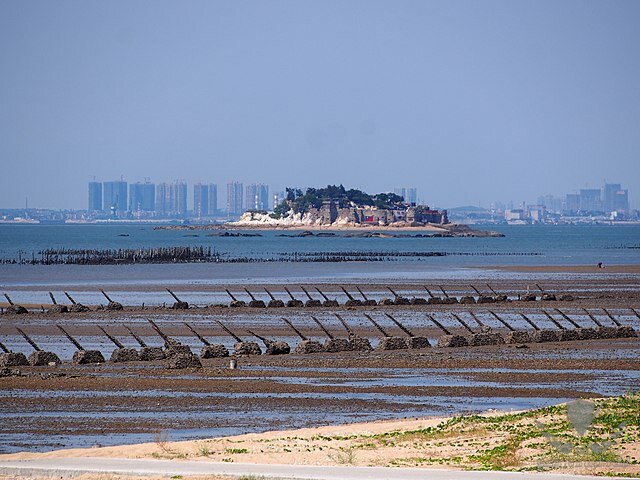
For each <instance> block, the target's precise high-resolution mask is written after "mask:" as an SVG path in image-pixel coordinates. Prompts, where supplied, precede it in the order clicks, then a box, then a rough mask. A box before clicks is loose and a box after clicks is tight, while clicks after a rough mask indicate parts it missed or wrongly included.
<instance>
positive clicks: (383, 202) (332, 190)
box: [272, 185, 404, 218]
mask: <svg viewBox="0 0 640 480" xmlns="http://www.w3.org/2000/svg"><path fill="white" fill-rule="evenodd" d="M325 201H333V202H336V203H337V204H338V206H339V207H340V208H345V207H350V206H355V207H363V206H370V207H377V208H381V209H382V208H386V209H392V208H397V207H401V206H402V204H403V202H404V198H403V197H401V196H400V195H396V194H395V193H377V194H375V195H369V194H368V193H366V192H363V191H362V190H357V189H354V188H352V189H349V190H346V189H345V188H344V186H343V185H338V186H336V185H327V187H326V188H311V187H309V188H307V190H306V191H305V192H304V193H303V192H302V190H301V189H299V188H287V189H286V196H285V200H283V201H282V203H281V204H280V205H278V206H276V207H275V208H274V210H273V215H272V216H273V217H274V218H282V217H283V216H285V215H286V214H287V213H288V212H289V211H291V210H293V212H294V213H302V214H304V213H306V212H308V211H309V209H310V208H320V207H321V206H322V203H323V202H325Z"/></svg>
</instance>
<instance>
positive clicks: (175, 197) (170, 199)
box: [156, 181, 187, 216]
mask: <svg viewBox="0 0 640 480" xmlns="http://www.w3.org/2000/svg"><path fill="white" fill-rule="evenodd" d="M156 212H158V213H160V214H162V215H176V216H183V215H185V214H186V213H187V184H186V183H184V182H182V181H176V182H175V183H160V184H158V185H157V188H156Z"/></svg>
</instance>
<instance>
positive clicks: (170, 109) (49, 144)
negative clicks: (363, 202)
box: [0, 0, 640, 208]
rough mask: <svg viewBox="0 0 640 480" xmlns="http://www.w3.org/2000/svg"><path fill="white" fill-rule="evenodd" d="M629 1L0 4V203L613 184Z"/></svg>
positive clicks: (468, 197) (635, 111) (617, 177)
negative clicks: (236, 188) (148, 185)
mask: <svg viewBox="0 0 640 480" xmlns="http://www.w3.org/2000/svg"><path fill="white" fill-rule="evenodd" d="M638 25H640V2H638V1H588V0H582V1H569V0H567V1H544V0H543V1H518V0H511V1H482V2H480V1H462V0H456V1H427V0H421V1H375V0H366V1H355V0H351V1H331V0H326V1H304V0H296V1H235V0H234V1H226V2H220V1H213V0H209V1H195V0H191V1H185V2H178V1H173V2H168V1H162V0H154V1H108V2H105V1H86V0H84V1H67V0H61V1H56V2H50V1H28V2H25V1H12V0H5V1H3V2H1V3H0V65H2V75H0V105H1V108H0V162H1V167H2V176H1V179H0V182H1V183H0V206H3V207H13V206H15V207H18V206H23V205H24V199H25V196H28V198H29V204H30V205H32V206H40V207H46V206H51V207H55V208H85V207H86V196H87V193H86V183H87V182H88V181H89V180H90V179H92V178H93V176H95V177H96V178H97V179H99V180H110V179H117V178H120V176H121V175H122V176H124V178H125V179H126V180H128V181H132V182H133V181H139V180H143V179H144V178H145V177H150V178H151V180H152V181H155V182H161V181H171V180H174V179H177V178H182V179H185V180H186V181H187V182H189V183H190V184H191V183H194V182H197V181H206V182H214V183H218V185H219V191H220V194H221V195H222V194H223V193H224V187H223V186H224V184H225V183H226V182H228V181H230V180H239V181H243V182H245V183H252V182H264V183H268V184H270V185H271V186H272V189H275V188H278V187H280V188H281V187H284V186H287V185H298V186H306V185H315V186H321V185H326V184H327V183H343V184H344V185H345V186H353V187H356V188H362V189H364V190H367V191H371V192H374V191H375V192H377V191H385V190H389V189H392V188H393V187H395V186H402V185H413V186H416V187H417V188H418V193H419V197H420V198H421V199H422V200H424V201H427V202H429V203H431V204H435V205H439V206H448V207H451V206H455V205H464V204H475V205H477V204H478V203H480V204H482V205H483V206H488V204H489V203H490V202H491V201H494V200H504V201H507V200H513V201H515V202H520V201H522V200H527V201H530V200H535V199H536V198H537V196H538V195H542V194H548V193H551V194H557V195H560V194H564V193H567V192H571V191H575V190H576V189H579V188H585V187H587V186H589V187H598V186H600V185H601V184H602V183H603V182H604V180H607V181H609V182H616V183H622V184H623V186H624V187H626V188H628V189H629V190H630V199H631V202H632V204H633V205H635V206H636V207H638V206H640V202H639V201H638V198H639V197H640V54H639V53H638V52H639V51H640V28H638Z"/></svg>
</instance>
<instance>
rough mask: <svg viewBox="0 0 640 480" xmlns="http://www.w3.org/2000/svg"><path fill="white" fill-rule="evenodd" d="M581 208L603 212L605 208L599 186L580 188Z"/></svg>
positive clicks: (584, 210)
mask: <svg viewBox="0 0 640 480" xmlns="http://www.w3.org/2000/svg"><path fill="white" fill-rule="evenodd" d="M580 210H581V211H583V212H601V211H602V210H603V208H602V200H601V199H600V189H599V188H583V189H581V190H580Z"/></svg>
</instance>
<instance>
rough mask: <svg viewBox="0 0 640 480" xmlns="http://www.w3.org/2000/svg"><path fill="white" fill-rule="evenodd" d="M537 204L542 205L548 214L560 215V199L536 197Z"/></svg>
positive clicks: (546, 196)
mask: <svg viewBox="0 0 640 480" xmlns="http://www.w3.org/2000/svg"><path fill="white" fill-rule="evenodd" d="M538 204H539V205H543V206H544V207H545V209H546V210H547V211H548V212H552V213H560V212H561V211H562V199H561V198H558V197H554V196H553V195H545V196H544V197H538Z"/></svg>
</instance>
